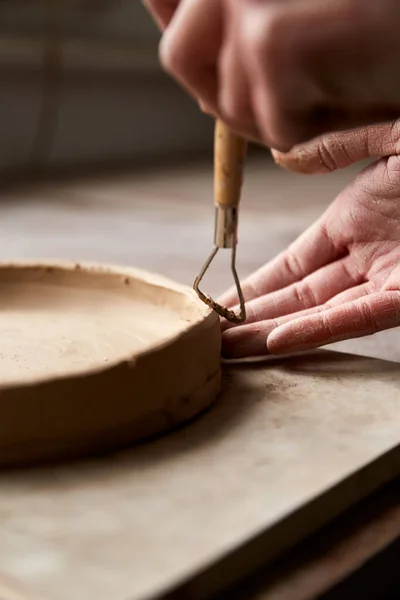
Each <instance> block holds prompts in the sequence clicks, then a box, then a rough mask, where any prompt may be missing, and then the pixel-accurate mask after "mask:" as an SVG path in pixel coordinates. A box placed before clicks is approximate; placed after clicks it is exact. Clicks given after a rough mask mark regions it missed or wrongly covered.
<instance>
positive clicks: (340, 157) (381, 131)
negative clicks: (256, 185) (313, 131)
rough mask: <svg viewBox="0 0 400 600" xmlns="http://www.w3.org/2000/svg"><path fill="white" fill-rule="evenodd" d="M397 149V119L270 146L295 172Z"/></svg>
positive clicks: (330, 167)
mask: <svg viewBox="0 0 400 600" xmlns="http://www.w3.org/2000/svg"><path fill="white" fill-rule="evenodd" d="M399 153H400V120H396V121H391V122H390V123H383V124H379V125H369V126H368V127H360V128H358V129H352V130H350V131H339V132H336V133H330V134H327V135H322V136H320V137H317V138H314V139H313V140H310V141H309V142H306V143H305V144H300V145H298V146H294V147H293V148H292V149H291V150H290V151H289V152H286V153H285V152H279V151H278V150H272V155H273V157H274V160H275V162H276V163H277V164H278V165H280V166H281V167H284V168H285V169H288V170H289V171H293V172H295V173H304V174H313V173H330V172H332V171H336V170H337V169H344V168H346V167H349V166H350V165H352V164H354V163H356V162H358V161H360V160H364V159H366V158H378V157H382V156H391V155H394V154H399Z"/></svg>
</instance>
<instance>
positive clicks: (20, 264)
mask: <svg viewBox="0 0 400 600" xmlns="http://www.w3.org/2000/svg"><path fill="white" fill-rule="evenodd" d="M4 270H14V271H17V272H18V271H23V270H32V271H48V270H52V271H64V272H66V273H77V272H81V273H85V272H86V273H87V274H89V275H90V274H94V275H96V274H98V275H114V276H117V277H131V278H132V279H137V280H140V281H142V282H144V283H147V284H148V285H149V286H151V287H154V288H163V289H165V288H167V289H169V290H171V291H172V292H176V293H177V294H181V295H182V296H185V297H186V298H187V299H188V300H189V301H190V302H191V304H192V305H193V307H194V308H195V309H196V312H197V315H196V316H198V318H197V319H196V320H195V321H194V322H193V323H191V324H190V323H188V326H187V328H186V329H185V331H182V332H180V333H177V334H175V335H174V337H173V339H165V340H164V341H163V340H160V341H158V342H155V343H152V344H149V346H148V347H147V348H146V349H145V350H142V351H139V352H137V353H135V354H134V355H132V356H126V357H125V358H124V359H122V360H121V359H119V360H118V359H116V360H114V361H111V362H109V363H107V364H106V365H104V366H103V365H99V366H98V367H90V368H87V369H86V370H84V371H82V372H80V373H79V372H74V373H64V374H61V373H60V374H59V375H58V374H54V375H50V376H49V375H42V376H37V375H32V376H31V377H29V376H28V377H26V378H25V380H24V381H22V382H20V383H14V382H4V383H2V382H0V393H1V391H5V390H12V389H21V388H24V387H32V386H35V385H43V384H49V383H52V382H55V381H66V380H68V381H70V380H78V379H81V378H85V377H89V376H93V375H96V374H100V373H107V372H108V371H112V370H114V369H115V368H117V367H120V366H122V365H127V366H128V367H129V368H133V367H134V366H135V364H136V362H138V361H139V360H140V359H141V358H143V357H145V356H147V355H149V354H152V353H153V352H155V351H158V350H162V349H165V348H167V347H168V346H172V345H173V344H175V343H176V342H177V341H179V340H180V339H182V338H183V337H185V336H187V335H188V334H190V333H192V332H193V331H194V330H196V329H198V328H201V327H202V326H203V324H205V323H207V321H209V322H210V324H209V326H210V327H211V326H212V325H213V323H216V322H217V321H219V318H218V315H217V314H216V313H215V312H214V311H213V310H212V309H210V308H209V307H208V306H206V305H205V304H204V303H203V302H201V301H200V300H199V298H198V297H197V295H196V293H195V292H194V290H193V289H192V288H190V287H189V286H187V285H184V284H182V283H178V282H176V281H174V280H173V279H169V278H168V277H165V276H163V275H160V274H158V273H153V272H149V271H146V270H144V269H140V268H137V267H128V266H121V265H114V264H110V263H96V262H94V261H83V262H81V261H71V260H63V259H62V260H57V259H52V260H41V259H37V260H30V261H24V260H17V261H8V262H6V261H0V280H1V272H2V271H4Z"/></svg>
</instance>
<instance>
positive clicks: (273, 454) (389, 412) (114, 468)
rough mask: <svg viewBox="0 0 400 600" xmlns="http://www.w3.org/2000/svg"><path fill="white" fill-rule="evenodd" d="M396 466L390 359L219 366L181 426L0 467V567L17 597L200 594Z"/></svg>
mask: <svg viewBox="0 0 400 600" xmlns="http://www.w3.org/2000/svg"><path fill="white" fill-rule="evenodd" d="M399 472H400V366H399V365H397V364H395V363H390V362H385V361H379V360H374V359H368V358H360V357H354V356H351V355H343V354H336V353H331V352H323V351H322V352H317V353H314V354H311V355H307V356H301V357H293V358H291V359H290V360H282V361H277V362H271V363H268V362H266V363H263V362H260V363H256V364H241V365H231V366H225V367H224V375H223V392H222V394H221V397H220V399H219V402H218V403H217V404H216V405H215V406H214V407H213V408H212V409H211V410H209V411H208V412H206V413H205V414H203V415H202V416H201V417H200V418H198V419H197V420H196V421H194V422H192V423H191V424H190V425H188V426H186V427H185V428H183V429H181V430H180V431H177V432H175V433H173V434H171V435H168V436H165V437H163V438H160V439H158V440H156V441H153V442H150V443H147V444H145V445H142V446H137V447H136V448H132V449H130V450H129V451H124V452H120V453H117V454H114V455H112V456H106V457H100V458H98V459H95V460H91V461H87V462H81V463H75V464H69V465H63V466H52V467H48V468H42V469H38V470H29V471H19V472H8V473H3V474H2V475H1V478H0V573H1V575H4V577H5V581H7V582H11V583H9V584H8V587H10V589H11V588H12V585H13V582H15V586H16V589H17V588H18V589H24V594H23V595H22V593H21V598H24V600H31V598H32V600H35V599H36V598H40V599H41V600H72V599H73V600H128V599H129V600H138V599H155V598H163V597H171V596H172V597H173V596H174V594H175V596H176V597H178V598H205V597H208V596H209V595H210V594H211V593H213V592H215V591H217V589H218V588H220V587H221V586H224V585H226V584H228V583H233V582H234V581H235V579H238V578H239V577H241V576H242V575H244V574H246V573H247V572H249V571H250V570H252V569H253V568H255V567H256V566H257V565H258V564H259V563H260V562H264V561H265V560H267V559H272V558H273V557H275V556H276V555H278V554H279V553H280V552H282V551H283V550H284V549H285V548H288V547H290V546H291V545H293V544H294V543H295V542H297V541H298V540H300V539H301V538H303V537H305V536H306V535H307V534H309V533H311V532H312V531H314V530H315V529H317V528H318V527H319V526H321V525H322V524H324V523H326V522H327V521H329V520H330V519H331V518H333V517H334V516H336V515H337V514H339V513H340V512H341V511H343V510H345V509H346V508H348V507H349V506H350V505H351V504H353V503H355V502H356V501H357V500H359V499H361V498H362V497H363V496H365V495H366V494H368V493H369V492H371V491H372V490H374V489H376V488H377V487H378V486H380V485H381V484H383V483H384V482H385V481H387V480H388V479H390V478H391V477H393V476H395V475H396V474H398V473H399ZM174 590H175V592H174ZM14 597H17V596H12V595H11V594H10V595H9V598H10V600H11V598H14ZM9 598H7V596H6V595H5V597H4V600H9ZM2 600H3V598H2Z"/></svg>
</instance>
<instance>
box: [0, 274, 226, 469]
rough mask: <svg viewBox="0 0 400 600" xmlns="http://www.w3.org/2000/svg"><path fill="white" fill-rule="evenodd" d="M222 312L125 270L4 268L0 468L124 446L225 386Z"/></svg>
mask: <svg viewBox="0 0 400 600" xmlns="http://www.w3.org/2000/svg"><path fill="white" fill-rule="evenodd" d="M219 357H220V330H219V323H218V318H217V317H216V315H214V314H213V313H212V312H211V311H210V310H209V309H208V308H207V307H205V306H204V305H203V304H202V303H201V302H200V301H199V300H198V299H197V298H196V297H195V294H194V293H193V292H192V291H191V290H189V289H188V288H186V287H184V286H179V285H177V284H174V283H172V282H170V281H168V280H165V279H163V278H160V277H157V276H154V275H152V274H149V273H143V272H140V271H137V270H132V269H116V268H110V269H101V268H99V267H96V266H85V267H82V266H80V265H71V266H69V265H3V266H0V401H1V414H2V418H1V420H0V464H5V463H9V462H15V461H17V462H26V461H27V460H28V461H32V460H39V459H42V458H47V457H48V458H50V457H64V456H70V455H79V454H82V453H86V452H92V451H96V450H98V449H102V448H112V447H115V446H120V445H125V444H130V443H132V442H134V441H137V440H139V439H143V438H146V437H149V436H152V435H155V434H158V433H160V432H162V431H165V430H167V429H169V428H171V427H174V426H177V425H179V424H180V423H182V422H184V421H186V420H188V419H190V418H192V417H194V416H195V415H196V414H198V413H199V412H200V411H201V410H203V409H205V408H206V407H207V406H208V405H209V404H210V403H212V402H213V401H214V400H215V398H216V396H217V394H218V391H219V386H220V358H219Z"/></svg>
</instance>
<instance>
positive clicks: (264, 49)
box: [245, 5, 288, 62]
mask: <svg viewBox="0 0 400 600" xmlns="http://www.w3.org/2000/svg"><path fill="white" fill-rule="evenodd" d="M261 10H262V13H261ZM249 14H251V18H249V19H247V27H246V29H245V38H246V42H247V46H248V48H249V49H250V50H251V51H252V52H253V53H254V54H255V55H256V56H260V57H263V58H264V59H266V60H267V59H268V58H270V59H271V60H273V61H274V62H276V61H277V55H276V53H279V54H280V53H281V52H282V50H284V47H285V43H284V41H285V39H286V35H285V31H286V28H287V23H288V17H287V11H285V10H283V9H282V8H281V7H279V6H269V7H265V6H263V7H261V8H260V7H259V6H257V5H256V7H255V8H253V10H252V11H251V12H250V13H249ZM261 15H262V17H261Z"/></svg>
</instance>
